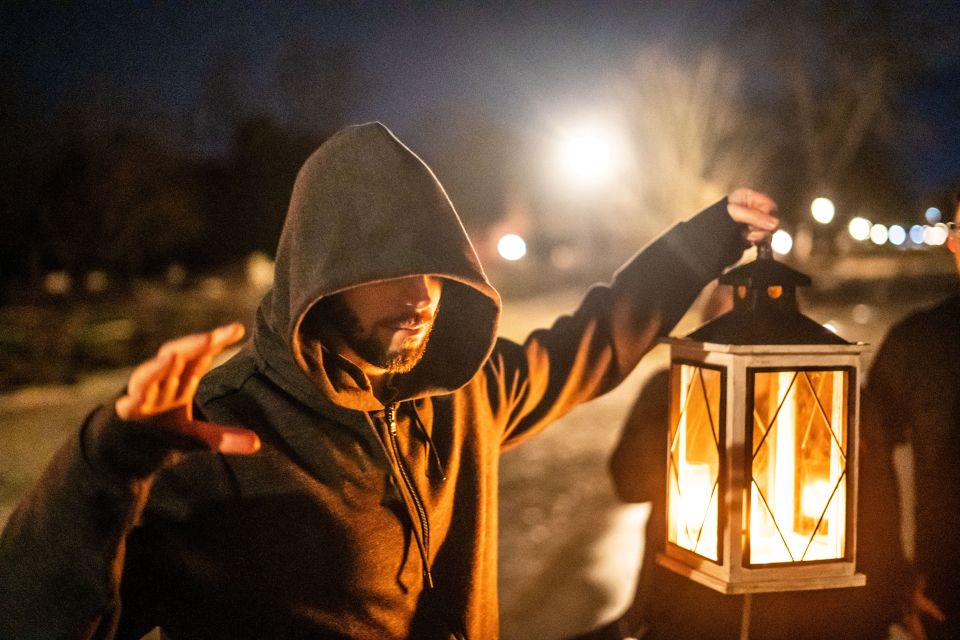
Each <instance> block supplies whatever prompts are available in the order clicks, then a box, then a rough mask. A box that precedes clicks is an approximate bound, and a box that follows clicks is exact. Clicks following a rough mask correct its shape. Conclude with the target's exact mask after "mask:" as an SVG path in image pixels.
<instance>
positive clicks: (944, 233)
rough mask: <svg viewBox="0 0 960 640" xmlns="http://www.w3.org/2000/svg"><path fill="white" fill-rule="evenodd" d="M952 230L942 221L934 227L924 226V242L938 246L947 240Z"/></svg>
mask: <svg viewBox="0 0 960 640" xmlns="http://www.w3.org/2000/svg"><path fill="white" fill-rule="evenodd" d="M949 235H950V232H949V231H948V230H947V225H945V224H943V223H940V224H937V225H934V226H932V227H924V228H923V242H924V244H926V245H929V246H931V247H938V246H940V245H942V244H944V243H946V241H947V237H949Z"/></svg>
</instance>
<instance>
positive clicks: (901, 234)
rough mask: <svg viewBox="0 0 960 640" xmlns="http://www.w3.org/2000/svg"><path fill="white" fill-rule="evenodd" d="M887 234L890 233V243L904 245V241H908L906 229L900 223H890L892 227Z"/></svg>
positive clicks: (897, 245) (896, 245)
mask: <svg viewBox="0 0 960 640" xmlns="http://www.w3.org/2000/svg"><path fill="white" fill-rule="evenodd" d="M887 235H888V239H889V240H890V244H892V245H893V246H895V247H899V246H900V245H902V244H903V243H904V242H906V241H907V231H906V229H904V228H903V227H901V226H900V225H898V224H892V225H890V229H889V230H888V232H887Z"/></svg>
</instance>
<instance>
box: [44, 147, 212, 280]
mask: <svg viewBox="0 0 960 640" xmlns="http://www.w3.org/2000/svg"><path fill="white" fill-rule="evenodd" d="M72 131H73V133H72V135H68V136H65V137H64V138H63V141H62V142H61V145H60V148H59V150H58V152H57V153H55V154H53V156H52V157H53V160H52V162H51V164H50V165H49V166H48V167H47V169H46V171H45V172H44V179H43V182H42V189H41V192H40V197H39V202H38V210H37V212H38V215H37V222H38V224H37V233H36V234H35V236H34V237H35V239H36V242H37V250H38V252H39V254H40V255H41V256H42V257H41V260H42V263H43V266H44V267H45V268H61V269H65V270H67V271H69V272H71V273H73V274H75V275H80V274H82V273H84V272H85V271H88V270H90V269H95V268H109V269H112V270H113V271H114V272H117V273H120V274H123V275H126V276H135V275H139V274H142V273H145V272H147V271H151V270H155V269H157V268H159V267H162V266H164V264H165V263H166V261H169V260H172V259H175V258H177V257H179V256H181V255H182V254H183V253H184V252H185V251H186V250H187V249H188V248H189V247H191V245H192V244H193V243H195V242H196V241H197V240H198V239H199V237H200V231H201V228H202V215H201V212H200V210H199V209H198V207H197V201H196V197H195V195H194V194H193V191H192V187H191V183H190V181H189V176H188V175H187V174H186V172H185V170H184V164H183V161H182V159H181V158H179V157H178V156H177V155H175V154H173V153H172V152H170V151H169V150H168V149H166V148H165V147H164V146H163V145H161V144H160V143H159V142H158V141H157V140H156V139H155V138H154V137H153V136H151V135H150V134H148V133H145V132H143V131H138V130H120V131H117V132H115V133H112V134H108V135H102V136H98V137H96V138H94V139H89V138H87V137H85V136H84V135H83V134H82V133H81V132H80V129H79V128H73V129H72Z"/></svg>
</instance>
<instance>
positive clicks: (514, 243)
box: [497, 233, 527, 262]
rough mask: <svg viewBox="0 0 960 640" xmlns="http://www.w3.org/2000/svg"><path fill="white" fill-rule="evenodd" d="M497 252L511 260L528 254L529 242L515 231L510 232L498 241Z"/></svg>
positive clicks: (505, 258)
mask: <svg viewBox="0 0 960 640" xmlns="http://www.w3.org/2000/svg"><path fill="white" fill-rule="evenodd" d="M497 253H499V254H500V257H501V258H503V259H504V260H509V261H511V262H513V261H516V260H519V259H520V258H522V257H523V256H525V255H527V243H526V242H525V241H524V239H523V238H521V237H520V236H518V235H517V234H515V233H508V234H506V235H505V236H503V237H502V238H500V240H499V241H497Z"/></svg>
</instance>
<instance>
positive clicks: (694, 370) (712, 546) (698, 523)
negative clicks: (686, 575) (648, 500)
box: [667, 363, 723, 560]
mask: <svg viewBox="0 0 960 640" xmlns="http://www.w3.org/2000/svg"><path fill="white" fill-rule="evenodd" d="M671 375H672V381H671V384H672V385H673V387H672V388H673V389H675V390H679V393H677V392H674V393H673V394H672V395H673V403H672V407H671V414H670V415H671V420H670V458H669V462H668V466H669V469H668V476H669V489H668V496H667V539H668V540H669V541H670V542H673V543H674V544H676V545H678V546H680V547H683V548H684V549H689V550H690V551H693V552H694V553H697V554H700V555H702V556H704V557H706V558H709V559H711V560H718V559H719V550H718V546H717V544H718V533H717V531H718V526H719V522H718V517H717V503H718V500H719V499H720V495H719V493H720V491H719V486H718V481H719V477H720V458H721V455H720V424H721V421H722V420H723V416H722V415H721V413H720V399H721V391H722V374H721V372H720V371H718V370H716V369H709V368H706V367H697V366H692V365H686V364H677V363H674V364H673V366H672V368H671Z"/></svg>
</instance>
